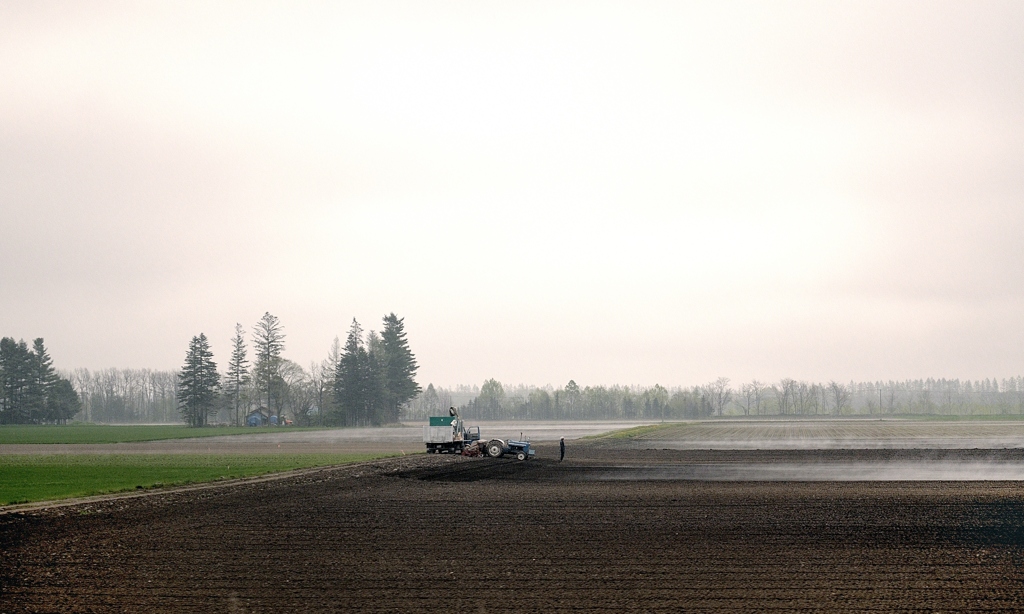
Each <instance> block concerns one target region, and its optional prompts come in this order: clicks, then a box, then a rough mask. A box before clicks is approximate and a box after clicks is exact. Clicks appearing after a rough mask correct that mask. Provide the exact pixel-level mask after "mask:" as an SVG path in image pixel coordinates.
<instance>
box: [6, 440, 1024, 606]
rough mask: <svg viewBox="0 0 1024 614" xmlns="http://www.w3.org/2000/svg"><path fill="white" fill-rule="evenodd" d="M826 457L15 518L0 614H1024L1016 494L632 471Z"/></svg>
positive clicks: (375, 466) (279, 486) (972, 487)
mask: <svg viewBox="0 0 1024 614" xmlns="http://www.w3.org/2000/svg"><path fill="white" fill-rule="evenodd" d="M835 453H836V451H828V450H823V451H806V450H804V451H793V452H788V451H778V450H776V451H768V452H760V451H744V450H738V451H729V452H727V453H725V452H721V451H719V452H713V451H705V452H702V451H694V450H688V451H678V450H675V451H660V452H658V453H657V454H654V455H653V456H651V457H648V456H647V455H646V454H644V453H641V452H638V451H636V450H624V451H619V450H615V449H614V448H612V447H609V446H608V445H607V444H601V445H598V444H582V443H579V442H572V445H571V446H570V458H568V459H566V461H565V462H563V463H559V462H557V451H556V450H555V449H554V448H553V447H551V446H550V445H549V446H547V447H542V448H541V450H540V451H539V454H538V458H537V459H536V460H533V461H529V462H526V463H519V462H515V461H508V460H505V459H496V460H492V459H471V458H460V457H448V456H428V455H417V456H413V457H404V458H396V459H389V460H384V461H377V462H374V463H369V464H364V465H360V466H349V467H344V468H337V469H329V470H321V471H314V472H309V473H305V474H302V475H298V476H292V477H288V478H283V479H279V480H272V481H264V482H259V483H253V484H242V485H235V486H231V487H214V488H207V489H202V490H190V491H181V492H171V493H164V494H159V495H152V496H144V497H137V498H132V499H117V500H112V501H107V502H104V503H98V504H97V503H93V504H88V505H78V506H70V507H62V508H53V509H47V510H39V511H33V512H19V513H9V514H6V515H0V550H2V551H3V560H2V563H0V612H115V611H116V612H151V611H174V612H200V611H203V612H205V611H225V612H292V611H363V612H435V611H442V610H445V611H455V612H545V611H566V612H571V611H588V612H593V611H606V612H622V611H636V612H640V611H643V612H659V611H660V612H677V611H681V610H687V611H695V612H700V611H734V610H740V609H743V610H748V611H764V610H779V611H794V610H877V611H896V610H904V611H1008V610H1015V609H1024V571H1022V567H1021V565H1022V564H1024V488H1022V486H1021V485H1020V483H1018V482H829V481H820V482H745V481H705V480H693V479H656V480H649V479H643V478H642V475H641V474H637V473H635V472H634V473H629V472H630V471H632V470H633V469H636V468H637V467H646V466H648V465H647V464H645V462H646V461H647V460H651V461H652V462H651V464H650V466H654V465H658V466H665V465H669V466H672V465H676V466H684V465H699V464H702V463H733V462H743V463H759V462H760V463H772V462H780V461H785V462H805V463H813V462H825V463H827V462H830V459H832V457H831V456H830V455H832V454H835ZM844 453H845V454H846V455H847V456H846V457H843V459H842V460H844V461H848V460H851V457H850V455H851V454H853V455H859V456H856V457H855V458H854V460H857V459H860V460H864V459H865V458H866V459H867V460H879V459H880V458H881V457H878V453H877V452H875V451H872V450H857V451H845V452H844ZM913 453H914V452H913V451H911V452H901V453H900V454H913ZM944 454H945V455H946V456H945V458H947V460H948V459H950V458H952V459H954V460H955V459H956V458H958V456H957V455H958V453H957V452H950V451H946V452H945V453H944ZM971 454H972V453H970V452H967V451H965V452H963V455H964V457H965V458H968V459H969V458H970V457H971ZM872 455H875V456H872ZM886 458H888V457H886ZM883 460H884V459H883ZM623 471H624V472H625V473H621V474H618V475H617V477H616V476H613V478H614V479H612V478H609V472H611V473H612V474H615V473H616V472H623ZM638 475H641V477H637V476H638ZM630 476H632V477H630Z"/></svg>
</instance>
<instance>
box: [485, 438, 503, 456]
mask: <svg viewBox="0 0 1024 614" xmlns="http://www.w3.org/2000/svg"><path fill="white" fill-rule="evenodd" d="M504 452H505V447H504V446H503V445H501V442H500V441H497V440H494V441H488V442H487V456H490V457H491V458H498V457H499V456H501V455H502V454H504Z"/></svg>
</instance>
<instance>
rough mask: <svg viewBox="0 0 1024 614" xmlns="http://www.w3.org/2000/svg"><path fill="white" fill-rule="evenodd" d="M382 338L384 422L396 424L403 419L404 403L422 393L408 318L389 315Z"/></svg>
mask: <svg viewBox="0 0 1024 614" xmlns="http://www.w3.org/2000/svg"><path fill="white" fill-rule="evenodd" d="M380 340H381V343H380V345H381V361H380V362H381V371H382V376H383V377H382V378H381V379H382V380H383V393H384V416H383V418H384V420H383V421H384V422H387V423H395V422H398V421H399V418H400V416H399V413H400V409H401V407H402V405H404V404H406V403H408V402H409V401H411V400H412V399H414V398H415V397H416V395H418V394H419V393H420V390H421V389H420V386H419V384H417V383H416V379H415V377H416V370H417V369H419V366H418V365H417V364H416V357H415V356H414V355H413V353H412V350H410V349H409V341H408V340H407V339H406V335H405V318H399V317H398V316H397V315H395V314H394V313H390V314H388V315H387V316H385V317H384V330H383V331H381V335H380Z"/></svg>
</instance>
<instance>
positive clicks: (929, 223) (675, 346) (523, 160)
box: [0, 0, 1024, 386]
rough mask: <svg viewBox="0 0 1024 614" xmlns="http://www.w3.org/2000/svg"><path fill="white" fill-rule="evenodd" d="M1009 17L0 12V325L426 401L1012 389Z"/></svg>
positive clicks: (97, 354)
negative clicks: (246, 356)
mask: <svg viewBox="0 0 1024 614" xmlns="http://www.w3.org/2000/svg"><path fill="white" fill-rule="evenodd" d="M1022 32H1024V3H1021V2H978V1H974V0H972V1H970V2H967V1H965V2H953V3H943V2H936V1H928V2H915V3H906V2H904V3H900V2H893V1H891V0H886V1H884V2H848V3H838V2H817V1H813V2H778V1H772V2H731V3H730V2H722V1H719V0H715V1H713V2H711V1H709V2H704V3H699V2H690V3H682V2H674V1H673V2H664V3H658V2H636V1H630V2H616V3H612V2H606V3H601V2H592V1H580V2H557V1H552V0H543V1H539V2H493V3H491V2H484V1H480V0H472V1H466V2H428V1H423V0H416V1H411V2H383V1H377V0H373V1H367V2H351V3H347V2H324V3H313V2H307V3H300V2H280V3H259V2H252V1H245V2H212V1H206V0H204V1H203V2H194V3H186V2H168V3H159V2H128V3H101V2H80V1H74V2H67V3H48V2H30V1H25V2H18V1H14V2H12V1H3V0H0V335H4V336H13V337H15V338H25V339H26V340H30V339H32V338H34V337H40V336H41V337H44V338H45V339H46V341H47V345H48V346H49V348H50V350H51V353H52V354H53V356H54V358H55V362H56V365H57V367H58V368H62V369H72V368H76V367H88V368H102V367H111V366H116V367H140V368H141V367H149V368H159V369H170V368H177V367H179V366H180V364H181V363H182V362H183V361H184V356H185V351H186V349H187V345H188V341H189V339H190V338H191V337H192V336H193V335H196V334H198V333H200V332H204V333H206V335H207V336H208V337H210V339H211V341H212V343H213V350H214V353H215V359H216V360H218V362H219V363H221V364H223V363H224V362H226V357H227V354H228V343H229V339H230V337H231V335H232V333H233V329H234V325H235V323H236V322H241V323H242V324H243V325H245V327H246V328H247V329H250V330H251V327H252V325H253V324H254V323H255V322H256V320H257V319H259V317H260V316H261V315H262V314H263V313H264V312H265V311H269V312H271V313H272V314H274V315H276V316H278V317H279V318H280V319H281V320H282V323H283V324H284V326H285V332H286V334H287V340H286V350H285V356H286V357H288V358H291V359H292V360H295V361H296V362H299V363H300V364H302V365H304V366H308V365H309V363H310V361H311V360H320V359H322V358H323V357H324V356H325V355H326V353H327V351H328V348H329V346H330V343H331V341H332V339H333V338H334V337H335V336H340V337H341V338H342V339H344V336H345V334H346V331H347V330H348V327H349V324H350V323H351V320H352V318H353V317H355V318H357V319H358V320H359V321H360V323H362V325H363V326H364V327H365V328H366V329H375V328H379V327H380V319H381V317H382V316H384V315H385V314H386V313H388V312H391V311H394V312H396V313H397V314H398V315H399V316H401V317H404V318H405V323H406V329H407V331H408V334H409V339H410V342H411V346H412V349H413V351H414V352H415V353H416V355H417V357H418V359H419V362H420V365H421V369H420V378H419V379H420V381H421V383H423V384H426V383H427V382H434V383H435V384H443V385H451V384H460V383H465V384H479V383H481V382H482V381H483V380H484V379H485V378H490V377H494V378H497V379H499V380H500V381H503V382H505V383H530V384H538V385H543V384H548V383H551V384H554V385H563V384H564V383H565V382H567V381H568V380H569V379H570V378H573V379H575V380H576V381H577V382H578V383H580V384H581V385H586V384H591V385H592V384H615V383H619V384H644V385H650V384H654V383H660V384H662V385H666V386H673V385H692V384H699V383H704V382H706V381H709V380H711V379H714V378H715V377H718V376H727V377H730V378H732V380H733V381H734V382H737V383H739V382H742V381H748V380H750V379H752V378H758V379H761V380H762V381H773V380H777V379H779V378H782V377H793V378H796V379H808V380H829V379H838V380H849V379H851V378H853V379H858V380H862V379H864V380H867V379H871V380H874V379H902V378H910V377H929V376H932V377H959V378H982V377H1007V376H1012V375H1019V374H1021V373H1022V372H1024V368H1022V364H1024V266H1022V265H1024V262H1022V255H1024V254H1022V251H1024V249H1022V248H1024V239H1022V237H1024V235H1022V231H1024V112H1022V110H1024V36H1022V35H1021V33H1022Z"/></svg>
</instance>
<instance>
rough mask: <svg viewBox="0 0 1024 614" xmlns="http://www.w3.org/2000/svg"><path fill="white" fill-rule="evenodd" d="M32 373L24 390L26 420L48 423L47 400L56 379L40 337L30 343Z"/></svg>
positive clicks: (51, 362)
mask: <svg viewBox="0 0 1024 614" xmlns="http://www.w3.org/2000/svg"><path fill="white" fill-rule="evenodd" d="M32 371H33V372H32V374H31V378H30V380H29V383H28V388H27V390H26V405H27V411H28V420H29V422H31V423H32V424H40V423H42V422H48V421H49V410H48V409H47V406H46V405H47V400H48V399H49V397H50V394H51V392H52V391H53V386H54V384H56V383H57V379H58V378H57V373H56V372H55V371H54V370H53V359H51V358H50V355H49V354H48V353H47V351H46V346H45V345H44V343H43V339H42V337H40V338H38V339H36V340H34V341H33V342H32Z"/></svg>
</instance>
